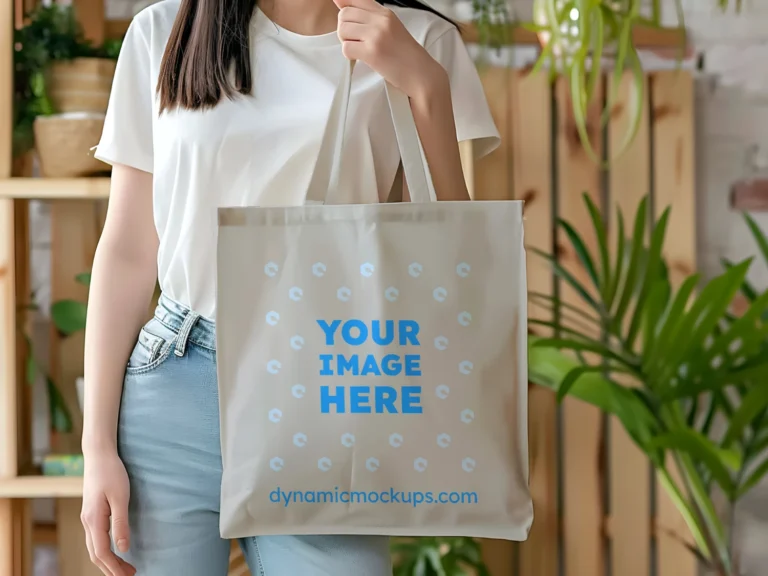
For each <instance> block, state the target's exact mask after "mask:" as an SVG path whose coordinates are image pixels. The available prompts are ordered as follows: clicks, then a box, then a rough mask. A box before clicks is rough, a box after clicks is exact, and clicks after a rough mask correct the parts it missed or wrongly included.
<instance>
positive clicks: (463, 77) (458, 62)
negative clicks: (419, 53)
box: [426, 26, 501, 158]
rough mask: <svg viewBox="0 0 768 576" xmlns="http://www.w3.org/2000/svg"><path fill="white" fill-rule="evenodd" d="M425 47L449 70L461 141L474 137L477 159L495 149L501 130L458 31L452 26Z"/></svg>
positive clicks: (459, 139)
mask: <svg viewBox="0 0 768 576" xmlns="http://www.w3.org/2000/svg"><path fill="white" fill-rule="evenodd" d="M426 48H427V50H428V51H429V53H430V54H431V55H432V57H433V58H434V59H435V60H437V61H438V62H440V64H442V65H443V68H445V69H446V71H447V72H448V77H449V79H450V83H451V99H452V101H453V116H454V119H455V122H456V136H457V139H458V141H459V142H463V141H465V140H474V151H475V157H477V158H479V157H481V156H485V155H486V154H489V153H491V152H493V151H494V150H495V149H496V148H497V147H498V145H499V143H500V142H501V139H500V137H499V131H498V129H497V128H496V124H495V123H494V121H493V117H492V116H491V111H490V109H489V108H488V101H487V100H486V97H485V92H484V91H483V86H482V84H481V82H480V76H479V75H478V73H477V68H476V67H475V63H474V62H473V61H472V58H471V57H470V56H469V52H468V51H467V47H466V46H465V44H464V41H463V40H462V39H461V35H460V34H459V31H458V30H457V29H456V28H454V27H453V26H452V27H451V28H449V29H448V30H446V31H444V32H443V33H442V34H440V36H438V37H437V38H436V39H435V40H433V41H432V42H427V45H426Z"/></svg>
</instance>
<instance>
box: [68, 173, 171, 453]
mask: <svg viewBox="0 0 768 576" xmlns="http://www.w3.org/2000/svg"><path fill="white" fill-rule="evenodd" d="M157 248H158V239H157V232H156V230H155V223H154V220H153V217H152V175H151V174H148V173H147V172H142V171H141V170H137V169H135V168H129V167H127V166H120V165H117V166H115V167H114V169H113V172H112V186H111V191H110V197H109V208H108V210H107V218H106V222H105V224H104V231H103V232H102V234H101V238H100V239H99V243H98V246H97V248H96V255H95V257H94V260H93V271H92V275H91V287H90V292H89V295H88V316H87V321H86V332H85V421H84V431H83V450H84V451H85V452H86V453H87V452H89V451H92V450H101V449H115V448H116V435H117V411H118V407H119V405H120V395H121V393H122V385H123V378H124V376H125V366H126V363H127V361H128V357H129V356H130V354H131V350H132V349H133V346H134V344H135V342H136V336H137V335H138V333H139V330H140V329H141V327H142V326H143V325H144V323H145V322H146V320H147V314H148V310H149V304H150V301H151V299H152V294H153V292H154V287H155V282H156V279H157Z"/></svg>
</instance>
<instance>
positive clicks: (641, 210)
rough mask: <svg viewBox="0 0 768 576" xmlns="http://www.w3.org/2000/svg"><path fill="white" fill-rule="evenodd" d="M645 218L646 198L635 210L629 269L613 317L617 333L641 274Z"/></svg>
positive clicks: (646, 210) (646, 215)
mask: <svg viewBox="0 0 768 576" xmlns="http://www.w3.org/2000/svg"><path fill="white" fill-rule="evenodd" d="M647 217H648V198H647V197H645V198H643V199H642V201H641V202H640V205H639V206H638V208H637V214H636V215H635V227H634V231H633V234H632V252H631V255H630V259H629V267H628V268H627V276H626V279H625V281H624V286H623V287H622V290H621V297H620V299H619V304H618V307H617V308H616V312H615V314H614V316H613V322H612V323H613V328H614V330H616V332H617V333H619V332H620V331H621V330H622V325H623V323H624V314H626V312H627V308H629V303H630V301H631V300H632V295H633V294H634V292H635V285H636V283H637V281H638V274H640V273H641V271H640V270H639V266H638V263H639V262H640V258H641V254H642V252H643V244H644V240H645V233H646V230H645V227H646V219H647Z"/></svg>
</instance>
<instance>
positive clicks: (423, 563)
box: [413, 554, 427, 576]
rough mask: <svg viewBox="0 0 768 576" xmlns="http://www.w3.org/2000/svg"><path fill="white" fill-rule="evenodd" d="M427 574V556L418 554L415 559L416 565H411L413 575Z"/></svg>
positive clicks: (423, 575)
mask: <svg viewBox="0 0 768 576" xmlns="http://www.w3.org/2000/svg"><path fill="white" fill-rule="evenodd" d="M426 574H427V557H426V556H425V555H424V554H421V555H420V556H419V559H418V560H416V565H415V566H414V567H413V576H426Z"/></svg>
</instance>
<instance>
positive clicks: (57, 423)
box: [46, 377, 72, 434]
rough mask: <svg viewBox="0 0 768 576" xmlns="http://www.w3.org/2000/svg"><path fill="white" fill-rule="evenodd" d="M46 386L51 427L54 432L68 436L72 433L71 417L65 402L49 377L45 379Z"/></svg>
mask: <svg viewBox="0 0 768 576" xmlns="http://www.w3.org/2000/svg"><path fill="white" fill-rule="evenodd" d="M46 385H47V389H48V405H49V409H50V415H51V427H52V428H53V429H54V430H56V432H59V433H61V434H68V433H70V432H72V417H71V416H70V414H69V410H68V409H67V405H66V402H64V398H63V397H62V395H61V393H60V392H59V390H58V388H56V384H55V383H54V381H53V380H52V379H51V378H50V377H48V378H46Z"/></svg>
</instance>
